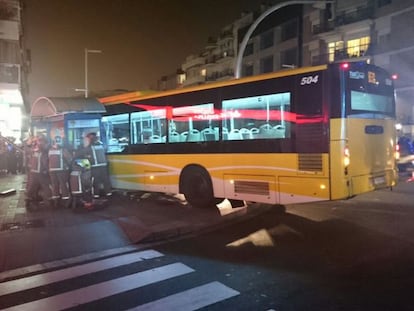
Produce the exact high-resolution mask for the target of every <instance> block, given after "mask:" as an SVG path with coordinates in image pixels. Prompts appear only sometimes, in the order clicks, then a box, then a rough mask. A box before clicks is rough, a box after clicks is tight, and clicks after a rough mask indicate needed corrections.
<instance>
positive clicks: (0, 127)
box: [0, 0, 26, 142]
mask: <svg viewBox="0 0 414 311" xmlns="http://www.w3.org/2000/svg"><path fill="white" fill-rule="evenodd" d="M22 33H23V29H22V23H21V5H20V2H19V1H16V0H0V132H1V134H2V135H3V136H5V137H13V138H15V139H16V141H17V142H19V140H20V138H21V128H22V118H23V116H24V115H25V112H26V109H25V106H24V101H23V96H22V88H24V79H23V78H22V77H23V74H22V72H23V67H24V64H23V54H24V49H23V47H22V43H21V42H22V41H21V39H22Z"/></svg>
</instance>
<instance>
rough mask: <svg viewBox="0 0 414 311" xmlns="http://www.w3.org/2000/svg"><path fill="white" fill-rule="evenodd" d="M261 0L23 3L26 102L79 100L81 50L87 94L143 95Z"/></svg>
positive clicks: (31, 0)
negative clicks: (44, 98)
mask: <svg viewBox="0 0 414 311" xmlns="http://www.w3.org/2000/svg"><path fill="white" fill-rule="evenodd" d="M261 2H262V1H260V0H204V1H203V0H117V1H115V0H25V10H24V36H25V44H26V48H27V49H30V51H31V72H30V74H29V100H30V101H31V102H33V100H35V99H36V98H38V97H39V96H79V95H81V94H82V93H77V92H75V91H74V89H75V88H83V87H84V49H85V48H88V49H98V50H102V51H103V54H89V58H88V61H89V66H88V68H89V70H88V76H89V90H90V91H91V92H96V91H102V90H112V89H128V90H143V89H149V88H151V87H154V86H155V85H156V81H157V80H158V79H159V78H160V77H161V76H163V75H166V74H171V73H173V72H175V71H176V70H177V69H178V68H179V67H180V65H181V63H183V62H184V60H185V58H186V56H188V55H189V54H192V53H198V52H200V51H201V50H202V48H203V47H204V46H205V45H206V43H207V39H208V37H209V36H216V35H218V34H219V32H220V30H221V29H222V28H223V27H224V26H226V25H228V24H230V23H232V22H233V21H234V20H235V19H237V18H238V17H239V16H240V14H241V12H242V11H244V10H247V11H249V10H256V9H257V8H258V7H259V4H260V3H261Z"/></svg>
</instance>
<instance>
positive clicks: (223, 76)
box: [206, 69, 234, 82]
mask: <svg viewBox="0 0 414 311" xmlns="http://www.w3.org/2000/svg"><path fill="white" fill-rule="evenodd" d="M233 77H234V70H233V69H225V70H223V71H215V72H213V73H211V74H210V75H208V76H207V77H206V81H209V82H211V81H220V80H228V79H231V78H233Z"/></svg>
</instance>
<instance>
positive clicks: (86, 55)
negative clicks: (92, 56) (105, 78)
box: [83, 48, 102, 98]
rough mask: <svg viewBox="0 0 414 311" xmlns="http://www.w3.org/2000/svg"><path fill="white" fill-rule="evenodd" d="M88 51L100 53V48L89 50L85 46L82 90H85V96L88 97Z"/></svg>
mask: <svg viewBox="0 0 414 311" xmlns="http://www.w3.org/2000/svg"><path fill="white" fill-rule="evenodd" d="M89 53H96V54H97V53H102V51H101V50H89V49H87V48H85V88H84V90H83V91H84V92H85V98H88V54H89Z"/></svg>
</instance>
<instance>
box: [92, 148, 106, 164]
mask: <svg viewBox="0 0 414 311" xmlns="http://www.w3.org/2000/svg"><path fill="white" fill-rule="evenodd" d="M91 149H92V158H93V161H92V163H91V166H92V167H97V166H106V164H107V163H106V156H105V149H104V147H103V145H92V146H91Z"/></svg>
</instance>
